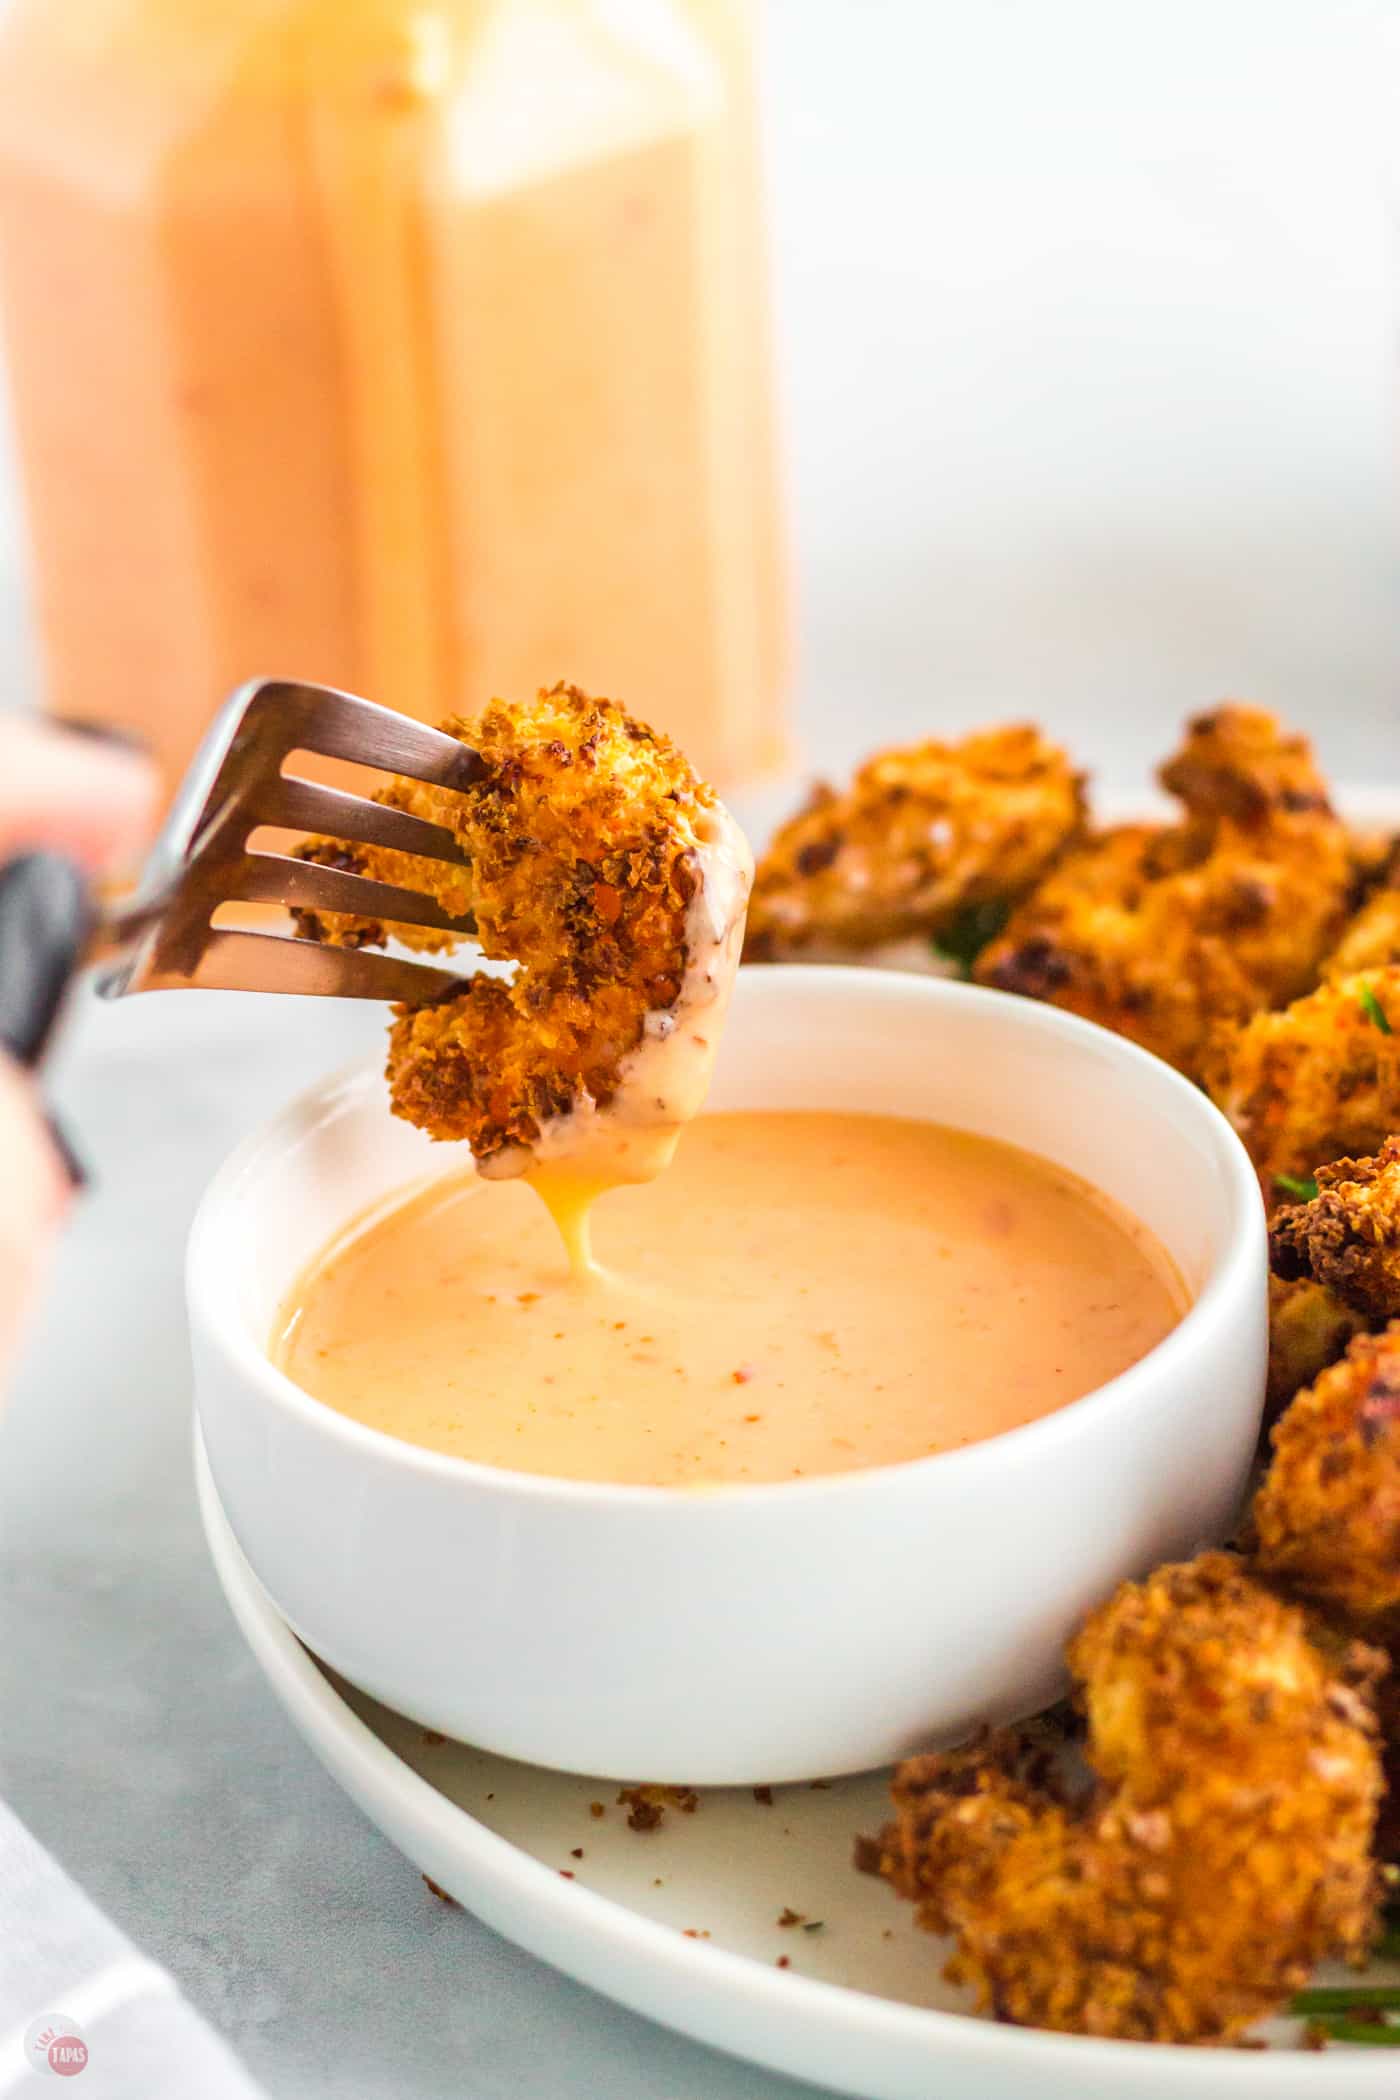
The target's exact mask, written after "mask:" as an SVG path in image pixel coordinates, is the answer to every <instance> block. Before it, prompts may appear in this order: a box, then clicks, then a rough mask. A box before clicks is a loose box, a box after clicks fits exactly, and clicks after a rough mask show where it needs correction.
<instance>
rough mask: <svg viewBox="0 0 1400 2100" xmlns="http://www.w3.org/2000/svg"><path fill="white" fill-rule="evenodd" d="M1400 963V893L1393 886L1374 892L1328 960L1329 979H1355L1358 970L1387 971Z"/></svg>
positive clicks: (1343, 933)
mask: <svg viewBox="0 0 1400 2100" xmlns="http://www.w3.org/2000/svg"><path fill="white" fill-rule="evenodd" d="M1387 963H1400V889H1394V888H1392V887H1391V886H1390V884H1389V883H1387V884H1386V885H1384V886H1383V887H1382V888H1380V889H1378V890H1373V891H1372V893H1371V895H1370V896H1369V897H1368V898H1367V900H1366V902H1365V903H1364V904H1363V905H1362V907H1361V909H1360V910H1359V911H1358V912H1357V913H1356V915H1355V917H1354V918H1352V919H1351V920H1349V922H1348V923H1347V925H1346V926H1345V927H1344V928H1343V930H1342V936H1341V939H1340V940H1339V941H1338V943H1337V945H1336V947H1335V948H1334V949H1333V950H1332V953H1331V954H1330V955H1329V956H1328V958H1327V963H1326V975H1327V976H1328V977H1351V976H1354V975H1355V973H1356V972H1357V971H1358V970H1377V969H1383V968H1384V966H1385V965H1386V964H1387Z"/></svg>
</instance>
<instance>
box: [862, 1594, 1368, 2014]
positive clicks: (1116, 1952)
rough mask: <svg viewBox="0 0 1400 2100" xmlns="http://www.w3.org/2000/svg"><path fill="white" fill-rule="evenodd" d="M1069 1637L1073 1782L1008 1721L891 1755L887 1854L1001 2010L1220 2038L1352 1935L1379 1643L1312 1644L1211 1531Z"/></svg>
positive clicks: (1353, 1946) (953, 1970)
mask: <svg viewBox="0 0 1400 2100" xmlns="http://www.w3.org/2000/svg"><path fill="white" fill-rule="evenodd" d="M1068 1655H1069V1662H1070V1666H1071V1668H1072V1669H1073V1671H1074V1672H1075V1674H1076V1676H1077V1677H1078V1678H1080V1679H1081V1680H1082V1686H1083V1690H1082V1699H1083V1704H1084V1706H1085V1709H1086V1712H1087V1717H1088V1740H1087V1746H1086V1754H1087V1757H1088V1760H1089V1763H1090V1765H1091V1766H1092V1768H1093V1771H1094V1774H1095V1783H1094V1786H1093V1789H1092V1791H1091V1792H1090V1793H1089V1794H1088V1796H1087V1798H1085V1799H1083V1800H1080V1801H1075V1800H1072V1799H1070V1798H1069V1797H1068V1796H1067V1795H1066V1793H1065V1792H1064V1791H1063V1790H1062V1789H1059V1788H1057V1787H1056V1786H1054V1785H1053V1784H1051V1783H1047V1782H1046V1781H1045V1780H1044V1779H1042V1778H1040V1777H1039V1776H1038V1775H1035V1774H1034V1773H1032V1772H1028V1771H1027V1769H1026V1765H1025V1759H1024V1756H1023V1753H1022V1749H1021V1741H1020V1739H1019V1738H1018V1737H1017V1736H1015V1735H1014V1734H1007V1733H1003V1734H1001V1735H998V1736H996V1737H994V1738H993V1739H992V1740H991V1742H990V1743H989V1744H986V1745H984V1746H982V1747H980V1748H977V1747H974V1748H972V1749H968V1750H962V1751H957V1752H954V1753H953V1754H951V1755H947V1756H938V1757H917V1758H913V1759H911V1760H909V1761H908V1762H907V1763H905V1764H903V1765H901V1766H900V1767H899V1769H898V1770H897V1772H896V1774H895V1777H894V1782H893V1794H894V1801H895V1810H896V1820H895V1821H894V1823H893V1824H892V1825H891V1826H890V1827H889V1828H888V1829H887V1830H886V1831H885V1832H884V1833H883V1836H882V1838H881V1840H880V1852H881V1860H880V1869H881V1872H883V1873H884V1874H885V1875H886V1877H887V1878H888V1879H889V1881H890V1882H891V1883H892V1884H893V1886H894V1887H895V1889H896V1890H897V1891H898V1892H899V1893H900V1894H901V1895H902V1896H905V1897H907V1898H909V1900H910V1901H912V1902H913V1903H915V1904H917V1906H918V1918H919V1922H920V1924H921V1925H923V1926H925V1927H926V1928H927V1929H928V1930H929V1931H931V1932H937V1933H952V1934H954V1935H955V1936H956V1939H957V1952H956V1955H955V1957H954V1959H953V1961H952V1962H951V1963H950V1965H949V1969H948V1974H949V1976H950V1977H951V1978H952V1979H953V1980H955V1981H958V1982H963V1983H968V1984H971V1985H972V1986H973V1987H974V1989H975V1990H976V1992H977V1996H978V2001H979V2004H980V2006H981V2007H983V2008H984V2009H987V2010H990V2011H992V2012H993V2013H995V2015H996V2017H997V2018H998V2019H1003V2020H1014V2021H1017V2022H1020V2023H1022V2024H1025V2025H1029V2026H1038V2027H1052V2028H1060V2029H1063V2030H1066V2031H1069V2032H1071V2033H1076V2034H1096V2035H1112V2036H1118V2037H1123V2038H1128V2039H1134V2040H1140V2041H1159V2042H1218V2041H1225V2040H1228V2039H1229V2038H1230V2037H1231V2036H1233V2035H1236V2034H1238V2033H1240V2032H1241V2031H1242V2030H1243V2029H1244V2028H1246V2027H1248V2026H1249V2025H1250V2024H1251V2023H1252V2022H1253V2021H1255V2020H1257V2019H1258V2018H1259V2017H1260V2016H1261V2015H1262V2014H1264V2013H1266V2012H1268V2011H1269V2010H1270V2009H1271V2008H1272V2007H1274V2006H1276V2005H1278V2004H1279V2003H1280V2001H1281V2000H1283V1999H1284V1998H1286V1997H1287V1996H1288V1994H1289V1993H1290V1992H1291V1991H1293V1990H1295V1989H1297V1988H1298V1987H1299V1985H1301V1984H1302V1983H1303V1982H1304V1981H1305V1979H1306V1978H1307V1976H1308V1973H1309V1971H1310V1970H1311V1969H1312V1967H1313V1965H1314V1964H1315V1963H1316V1962H1318V1961H1321V1960H1324V1959H1329V1958H1333V1957H1341V1958H1348V1959H1355V1958H1358V1957H1359V1956H1360V1955H1361V1953H1362V1951H1363V1950H1364V1948H1365V1947H1366V1945H1367V1943H1368V1941H1369V1939H1370V1937H1371V1935H1372V1932H1373V1929H1374V1923H1375V1913H1376V1890H1375V1876H1374V1873H1373V1868H1372V1863H1371V1857H1370V1842H1371V1835H1372V1830H1373V1827H1374V1824H1375V1818H1376V1809H1377V1802H1378V1799H1379V1796H1380V1788H1381V1779H1380V1759H1379V1751H1378V1746H1377V1741H1376V1725H1375V1717H1374V1713H1373V1710H1372V1703H1371V1687H1372V1684H1373V1682H1374V1679H1375V1676H1376V1675H1377V1674H1378V1672H1379V1670H1380V1669H1381V1667H1382V1664H1381V1660H1380V1658H1379V1657H1376V1656H1374V1655H1373V1654H1372V1653H1371V1652H1370V1651H1369V1650H1366V1649H1363V1648H1361V1647H1360V1646H1359V1645H1349V1646H1347V1647H1346V1648H1345V1649H1344V1650H1343V1651H1342V1652H1341V1653H1340V1655H1338V1656H1335V1657H1333V1658H1332V1659H1329V1658H1328V1657H1327V1656H1326V1655H1324V1653H1323V1652H1322V1650H1321V1649H1320V1648H1319V1647H1318V1646H1316V1645H1315V1644H1314V1642H1313V1641H1312V1639H1310V1637H1309V1632H1308V1628H1307V1625H1306V1623H1305V1620H1304V1615H1303V1613H1302V1611H1301V1610H1299V1609H1297V1608H1295V1607H1293V1606H1291V1605H1288V1604H1285V1603H1283V1602H1281V1601H1280V1600H1279V1599H1278V1598H1277V1597H1275V1596H1274V1595H1272V1594H1271V1592H1270V1591H1268V1590H1267V1589H1265V1588H1264V1587H1263V1586H1262V1585H1261V1584H1259V1583H1257V1582H1255V1581H1254V1580H1252V1579H1251V1577H1250V1576H1249V1575H1248V1574H1247V1573H1246V1571H1245V1570H1244V1568H1243V1566H1242V1565H1241V1564H1240V1562H1238V1561H1237V1560H1235V1559H1234V1558H1233V1557H1232V1556H1230V1555H1229V1554H1224V1553H1209V1554H1204V1555H1202V1556H1201V1557H1200V1558H1199V1559H1197V1560H1194V1561H1189V1562H1186V1563H1183V1564H1179V1565H1176V1566H1172V1567H1165V1568H1159V1569H1158V1570H1157V1572H1156V1573H1155V1574H1154V1575H1151V1576H1149V1577H1148V1579H1147V1580H1146V1581H1145V1582H1141V1583H1127V1584H1125V1585H1124V1586H1123V1588H1121V1589H1120V1590H1119V1591H1118V1592H1117V1594H1116V1595H1115V1596H1114V1597H1112V1598H1111V1599H1110V1600H1109V1602H1108V1603H1107V1604H1105V1605H1103V1606H1102V1607H1101V1608H1100V1609H1099V1610H1098V1611H1096V1612H1095V1613H1093V1614H1092V1616H1091V1617H1090V1618H1089V1620H1088V1621H1087V1622H1086V1624H1085V1626H1084V1628H1083V1630H1082V1631H1081V1632H1080V1633H1079V1635H1078V1636H1077V1637H1076V1639H1075V1640H1074V1641H1073V1642H1072V1643H1071V1644H1070V1647H1069V1650H1068Z"/></svg>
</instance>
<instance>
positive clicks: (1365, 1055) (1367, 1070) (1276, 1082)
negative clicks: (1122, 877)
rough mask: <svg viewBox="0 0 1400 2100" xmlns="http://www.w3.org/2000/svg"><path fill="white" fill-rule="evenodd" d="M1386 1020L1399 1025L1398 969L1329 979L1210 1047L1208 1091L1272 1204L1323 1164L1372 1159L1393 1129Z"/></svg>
mask: <svg viewBox="0 0 1400 2100" xmlns="http://www.w3.org/2000/svg"><path fill="white" fill-rule="evenodd" d="M1391 1013H1394V1014H1395V1015H1396V1017H1397V1019H1400V965H1396V966H1394V967H1392V968H1389V969H1384V970H1365V971H1362V972H1360V973H1359V974H1358V975H1357V976H1355V977H1345V978H1340V979H1336V980H1333V981H1330V982H1328V983H1326V984H1324V985H1321V986H1320V987H1319V988H1318V990H1317V991H1315V992H1312V993H1309V994H1308V996H1307V997H1306V998H1302V999H1297V1000H1295V1001H1294V1003H1293V1004H1292V1005H1291V1006H1288V1007H1285V1008H1284V1010H1283V1011H1282V1012H1281V1013H1261V1014H1256V1015H1255V1016H1254V1018H1253V1019H1252V1020H1250V1021H1249V1022H1247V1023H1246V1024H1245V1026H1244V1027H1242V1028H1239V1029H1237V1030H1233V1031H1228V1030H1226V1031H1222V1032H1221V1034H1220V1036H1219V1037H1218V1038H1217V1039H1216V1041H1215V1043H1214V1044H1213V1046H1212V1055H1211V1059H1210V1069H1209V1071H1208V1075H1207V1078H1208V1084H1209V1087H1210V1092H1211V1094H1212V1096H1213V1098H1214V1099H1215V1100H1216V1101H1217V1102H1218V1103H1219V1105H1220V1107H1221V1108H1223V1109H1224V1111H1225V1113H1226V1115H1227V1116H1229V1118H1230V1120H1231V1122H1232V1123H1233V1124H1234V1126H1235V1128H1236V1130H1238V1132H1239V1134H1240V1136H1241V1137H1242V1138H1243V1139H1244V1142H1245V1145H1246V1147H1247V1148H1248V1151H1249V1155H1250V1158H1251V1159H1252V1160H1253V1161H1254V1164H1255V1166H1256V1167H1257V1168H1258V1170H1259V1177H1260V1182H1261V1185H1262V1187H1263V1190H1264V1197H1265V1201H1266V1202H1267V1203H1269V1204H1270V1205H1271V1206H1272V1205H1273V1204H1274V1203H1276V1202H1277V1201H1278V1200H1279V1198H1280V1196H1283V1195H1288V1194H1291V1193H1296V1192H1295V1191H1293V1190H1291V1189H1290V1188H1289V1186H1288V1184H1289V1182H1291V1181H1293V1180H1295V1179H1300V1180H1304V1181H1306V1180H1307V1179H1308V1178H1309V1177H1310V1176H1311V1175H1312V1172H1313V1169H1314V1168H1315V1167H1316V1166H1317V1164H1318V1162H1319V1161H1320V1160H1322V1161H1325V1160H1334V1159H1338V1158H1341V1157H1343V1156H1344V1155H1347V1154H1354V1155H1356V1156H1357V1157H1360V1156H1362V1155H1364V1154H1367V1153H1372V1152H1375V1151H1376V1150H1377V1149H1378V1148H1379V1147H1380V1146H1381V1145H1382V1144H1384V1142H1385V1140H1386V1138H1387V1137H1388V1136H1389V1135H1390V1133H1391V1131H1392V1130H1397V1129H1400V1035H1395V1034H1392V1033H1391V1032H1390V1030H1391V1022H1390V1015H1391ZM1378 1017H1379V1018H1378ZM1280 1177H1285V1178H1284V1179H1283V1180H1281V1179H1280Z"/></svg>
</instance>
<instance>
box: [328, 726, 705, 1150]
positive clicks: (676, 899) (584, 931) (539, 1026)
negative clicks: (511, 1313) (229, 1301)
mask: <svg viewBox="0 0 1400 2100" xmlns="http://www.w3.org/2000/svg"><path fill="white" fill-rule="evenodd" d="M442 727H443V728H444V729H445V730H446V731H447V733H448V734H449V735H452V736H457V737H460V738H461V739H462V741H463V742H464V743H465V744H468V745H470V746H471V747H473V748H474V749H475V750H477V751H479V752H480V753H481V756H482V758H483V759H484V760H485V767H486V770H485V773H484V776H483V777H482V778H481V779H480V780H479V781H478V782H476V783H474V784H473V785H472V786H471V787H469V788H467V789H465V790H462V791H460V792H459V791H455V790H451V789H446V788H437V787H430V786H426V785H424V784H423V783H421V782H418V781H411V780H395V781H394V782H393V783H392V784H391V785H390V786H389V787H388V788H387V789H385V790H384V791H383V792H382V794H381V797H380V799H381V800H383V801H386V802H389V803H391V804H393V805H394V806H395V807H397V808H400V809H406V810H410V811H412V812H413V813H414V814H415V815H418V816H423V817H427V818H429V819H431V820H432V821H433V822H434V823H438V824H443V825H446V826H448V827H449V828H450V829H451V830H452V831H454V832H455V833H456V835H457V837H458V838H459V839H460V840H461V841H462V844H463V846H464V847H465V849H466V851H467V853H468V854H469V855H470V858H471V866H470V868H469V869H462V868H457V867H453V866H450V865H448V864H447V863H446V862H442V861H430V860H425V859H422V858H420V857H418V856H416V855H409V854H403V853H396V852H392V851H388V850H386V849H383V848H377V847H358V848H356V849H355V852H354V854H353V856H352V857H351V864H352V865H353V866H354V867H356V868H357V869H358V870H360V871H361V872H364V873H367V874H370V875H373V876H376V877H378V878H379V879H381V880H383V881H387V882H397V883H402V884H405V885H407V886H408V887H410V888H413V889H418V890H423V891H426V892H427V893H428V894H430V895H432V896H434V897H436V898H437V899H438V900H439V901H440V902H441V903H442V904H443V905H444V906H445V907H446V908H447V909H448V910H449V911H450V912H452V913H454V914H457V915H462V914H465V913H467V912H474V913H475V916H476V923H477V937H478V939H479V941H480V943H481V946H482V949H483V951H484V953H485V954H486V955H487V956H489V957H492V958H496V959H500V960H504V959H509V960H512V961H514V962H515V963H517V964H518V965H519V968H518V971H517V973H516V975H515V977H514V978H513V979H512V980H510V981H509V982H507V981H503V980H502V979H499V978H488V977H477V978H473V979H471V980H469V981H468V982H467V983H466V984H465V986H464V989H463V990H462V991H461V992H458V993H455V994H453V995H452V996H450V997H449V998H447V999H444V1000H440V1001H438V1002H436V1003H434V1004H430V1005H427V1006H423V1007H418V1008H415V1009H406V1008H399V1009H397V1014H398V1018H397V1019H396V1021H395V1022H394V1025H393V1028H392V1030H391V1034H390V1045H389V1065H388V1077H389V1083H390V1092H391V1099H392V1104H393V1108H394V1111H395V1113H396V1114H398V1115H401V1116H405V1117H406V1118H407V1119H408V1120H409V1121H410V1122H413V1123H416V1124H418V1125H419V1126H420V1127H421V1128H423V1129H425V1130H427V1131H429V1132H430V1133H431V1135H432V1136H434V1137H436V1138H465V1139H466V1140H467V1141H468V1142H469V1143H470V1145H471V1148H472V1151H473V1152H474V1153H475V1154H476V1155H477V1157H478V1158H480V1159H488V1158H490V1157H491V1156H492V1155H493V1154H496V1153H498V1152H500V1151H502V1149H503V1148H505V1147H507V1146H511V1145H517V1144H518V1145H523V1146H529V1145H531V1144H533V1143H534V1142H535V1140H536V1139H537V1138H538V1137H539V1133H540V1125H541V1124H542V1122H544V1121H545V1119H546V1118H548V1117H551V1116H555V1115H559V1114H562V1113H565V1112H566V1111H568V1110H570V1109H572V1108H574V1107H576V1106H578V1105H579V1104H580V1103H581V1101H582V1100H583V1098H584V1096H585V1094H586V1095H588V1096H591V1098H592V1100H593V1101H594V1102H596V1103H597V1104H598V1105H599V1106H605V1105H606V1104H607V1103H608V1102H609V1100H610V1099H611V1098H612V1096H613V1094H614V1092H615V1090H616V1088H617V1085H618V1079H619V1068H620V1066H621V1065H622V1063H623V1061H624V1060H625V1059H626V1057H627V1056H628V1054H629V1052H631V1051H633V1050H634V1049H635V1048H636V1047H637V1045H638V1043H639V1042H640V1041H641V1039H642V1036H643V1032H644V1030H645V1028H646V1026H647V1021H648V1016H649V1015H651V1014H660V1013H664V1012H666V1011H667V1010H668V1009H669V1008H671V1007H672V1006H674V1004H675V1002H676V1000H677V998H678V996H679V994H680V991H681V987H682V981H683V978H684V974H685V968H686V962H687V954H688V949H687V940H688V934H687V907H688V905H689V903H690V900H691V898H692V895H693V894H694V890H695V885H696V880H697V877H696V873H695V869H696V851H697V844H698V843H699V842H700V841H701V840H702V839H704V838H707V837H709V836H710V832H711V829H712V826H713V824H714V822H715V813H716V812H717V811H718V808H719V805H718V803H717V800H716V797H715V795H714V793H713V791H712V790H711V789H710V788H709V787H707V786H706V785H705V784H704V783H703V782H702V781H700V780H699V779H698V778H697V777H696V775H695V774H694V773H693V772H692V771H691V768H690V767H689V765H688V764H687V763H686V761H685V759H684V758H683V757H682V756H681V754H680V753H679V752H678V751H677V750H676V748H675V746H674V745H673V744H672V743H671V742H670V741H669V739H668V738H666V737H664V736H661V735H659V734H657V733H656V732H654V731H653V730H650V729H648V728H646V727H645V726H644V725H643V724H642V723H640V722H638V721H636V720H634V719H633V717H632V716H631V715H629V714H628V713H627V711H626V710H625V709H624V708H622V707H620V706H618V705H617V703H616V702H615V701H612V700H600V699H591V698H590V697H589V696H588V695H587V694H586V693H582V692H580V691H579V690H578V688H577V687H575V686H569V685H559V686H556V687H554V688H553V689H552V690H551V691H548V692H541V693H540V694H539V695H538V696H537V698H536V699H535V700H534V701H533V702H531V703H529V704H522V705H506V704H505V703H504V702H502V701H492V703H491V704H490V706H488V707H487V708H486V709H485V710H484V712H483V713H482V714H481V715H479V716H476V717H472V718H462V717H459V718H454V719H452V720H450V721H447V722H445V723H443V724H442ZM304 850H305V851H306V852H307V853H308V854H309V855H311V856H312V857H314V858H321V857H322V856H323V855H324V854H325V853H326V852H328V851H329V852H331V853H333V854H339V853H341V852H342V851H343V849H342V848H340V847H338V846H336V845H335V844H334V843H330V844H329V845H328V843H327V842H325V841H317V842H312V843H311V844H310V845H309V846H308V847H307V848H306V849H304ZM303 927H304V930H305V931H308V932H311V933H313V934H315V935H316V936H317V937H319V938H322V939H325V940H330V941H333V942H339V943H350V944H354V945H358V944H360V943H361V942H365V941H371V940H378V939H380V938H382V935H383V931H384V929H383V928H382V927H379V926H375V925H367V924H366V923H365V922H363V921H356V920H351V919H346V918H341V917H331V916H330V915H322V916H321V917H320V918H319V919H311V918H309V917H306V918H304V920H303ZM394 932H395V934H396V935H397V936H401V937H402V938H404V939H406V940H407V941H409V942H410V943H411V944H412V945H415V946H418V947H422V948H429V949H432V948H438V947H442V946H445V945H450V937H449V936H445V935H443V934H440V933H433V932H429V931H426V930H424V929H415V928H400V927H395V928H394Z"/></svg>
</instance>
